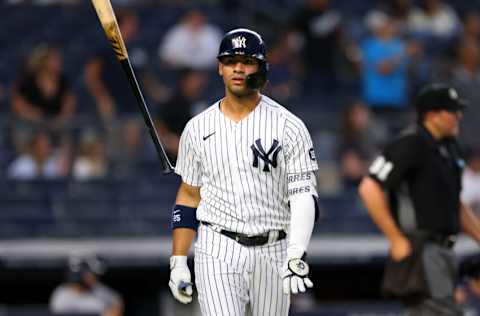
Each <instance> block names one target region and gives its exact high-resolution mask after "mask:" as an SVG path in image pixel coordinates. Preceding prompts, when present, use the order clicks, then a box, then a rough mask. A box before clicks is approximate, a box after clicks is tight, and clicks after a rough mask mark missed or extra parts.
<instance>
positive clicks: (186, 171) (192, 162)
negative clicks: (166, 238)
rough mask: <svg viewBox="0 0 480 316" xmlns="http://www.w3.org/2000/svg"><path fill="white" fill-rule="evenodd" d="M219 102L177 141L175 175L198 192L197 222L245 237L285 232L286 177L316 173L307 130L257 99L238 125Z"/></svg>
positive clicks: (287, 216) (269, 101) (272, 103)
mask: <svg viewBox="0 0 480 316" xmlns="http://www.w3.org/2000/svg"><path fill="white" fill-rule="evenodd" d="M220 102H221V101H218V102H216V103H214V104H213V105H212V106H210V107H209V108H207V109H206V110H205V111H203V112H202V113H200V114H198V115H197V116H195V117H194V118H192V119H191V120H190V121H189V122H188V124H187V125H186V127H185V130H184V131H183V133H182V136H181V138H180V146H179V151H178V158H177V165H176V167H175V172H176V173H177V174H179V175H180V176H181V177H182V180H183V182H185V183H187V184H189V185H192V186H199V187H201V188H200V195H201V201H200V204H199V206H198V208H197V219H198V220H200V221H205V222H209V223H211V224H216V225H218V226H219V227H221V228H222V229H226V230H230V231H235V232H239V233H244V234H251V235H256V234H261V233H264V232H267V231H270V230H282V229H284V230H287V229H288V225H289V221H290V210H289V207H288V192H287V174H291V173H302V172H308V171H315V170H317V169H318V166H317V162H316V160H315V154H314V152H313V144H312V140H311V137H310V134H309V132H308V130H307V128H306V127H305V125H304V123H303V122H302V121H301V120H300V119H299V118H297V117H296V116H295V115H293V114H292V113H291V112H289V111H288V110H286V109H285V108H284V107H282V106H281V105H279V104H278V103H276V102H275V101H273V100H272V99H270V98H268V97H266V96H263V95H262V97H261V100H260V102H259V104H258V105H257V106H256V108H255V109H254V110H253V111H252V112H251V113H249V114H248V116H247V117H245V118H243V119H242V120H241V121H239V122H234V121H233V120H231V119H229V118H228V117H226V116H225V115H224V114H223V113H222V112H221V110H220ZM315 195H316V193H315Z"/></svg>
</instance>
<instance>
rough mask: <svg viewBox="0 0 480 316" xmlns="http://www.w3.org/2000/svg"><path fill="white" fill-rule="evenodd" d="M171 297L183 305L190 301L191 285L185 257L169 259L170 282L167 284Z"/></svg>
mask: <svg viewBox="0 0 480 316" xmlns="http://www.w3.org/2000/svg"><path fill="white" fill-rule="evenodd" d="M168 286H169V287H170V291H172V294H173V297H175V298H176V299H177V300H178V301H179V302H181V303H183V304H188V303H190V302H191V301H192V294H193V287H192V286H193V283H192V281H191V275H190V270H189V269H188V265H187V256H171V257H170V281H169V282H168Z"/></svg>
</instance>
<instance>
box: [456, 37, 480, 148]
mask: <svg viewBox="0 0 480 316" xmlns="http://www.w3.org/2000/svg"><path fill="white" fill-rule="evenodd" d="M457 54H458V55H457V56H458V59H457V64H456V67H455V68H454V69H453V74H452V78H451V81H452V84H453V85H454V86H455V88H456V89H457V90H458V91H459V93H461V94H462V95H464V96H465V97H466V98H468V100H469V102H470V103H471V106H470V107H469V108H468V111H467V112H466V115H465V116H464V118H463V126H462V129H461V131H460V141H461V143H462V144H463V145H465V146H468V147H475V148H480V137H479V136H478V135H480V125H479V122H480V46H479V42H478V41H477V40H472V39H465V41H463V42H461V43H460V45H459V47H458V49H457Z"/></svg>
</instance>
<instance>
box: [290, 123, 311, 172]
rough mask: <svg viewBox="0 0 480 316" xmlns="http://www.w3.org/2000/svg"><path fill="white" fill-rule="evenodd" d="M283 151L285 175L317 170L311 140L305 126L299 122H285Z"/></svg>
mask: <svg viewBox="0 0 480 316" xmlns="http://www.w3.org/2000/svg"><path fill="white" fill-rule="evenodd" d="M285 150H286V151H285V159H286V163H287V173H300V172H307V171H315V170H317V169H318V165H317V160H316V158H315V152H314V150H313V142H312V138H311V137H310V133H309V132H308V130H307V127H306V126H305V124H303V122H301V121H300V120H295V121H294V120H287V121H286V123H285Z"/></svg>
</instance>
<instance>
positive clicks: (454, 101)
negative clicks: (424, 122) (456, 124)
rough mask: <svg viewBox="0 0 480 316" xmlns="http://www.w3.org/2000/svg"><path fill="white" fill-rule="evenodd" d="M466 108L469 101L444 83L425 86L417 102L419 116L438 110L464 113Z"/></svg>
mask: <svg viewBox="0 0 480 316" xmlns="http://www.w3.org/2000/svg"><path fill="white" fill-rule="evenodd" d="M466 107H467V101H466V100H464V99H461V98H460V97H459V95H458V92H457V90H455V89H454V88H453V87H451V86H449V85H447V84H444V83H432V84H429V85H427V86H425V87H424V88H422V90H420V93H419V94H418V96H417V98H416V100H415V108H416V110H417V113H419V114H422V113H425V112H428V111H436V110H447V111H453V112H456V111H463V110H465V108H466Z"/></svg>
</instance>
